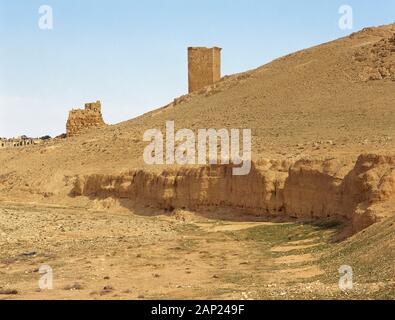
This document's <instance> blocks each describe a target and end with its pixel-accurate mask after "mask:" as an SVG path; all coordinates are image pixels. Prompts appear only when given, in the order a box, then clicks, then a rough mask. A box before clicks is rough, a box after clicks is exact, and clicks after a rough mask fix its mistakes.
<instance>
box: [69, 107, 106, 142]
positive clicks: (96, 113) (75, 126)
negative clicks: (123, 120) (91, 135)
mask: <svg viewBox="0 0 395 320" xmlns="http://www.w3.org/2000/svg"><path fill="white" fill-rule="evenodd" d="M104 125H105V123H104V121H103V116H102V113H101V103H100V101H97V102H95V103H87V104H85V109H84V110H82V109H73V110H71V111H70V113H69V118H68V120H67V124H66V130H67V137H72V136H75V135H79V134H81V133H82V132H83V131H86V130H88V129H89V128H92V127H100V126H104Z"/></svg>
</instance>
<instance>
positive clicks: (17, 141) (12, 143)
mask: <svg viewBox="0 0 395 320" xmlns="http://www.w3.org/2000/svg"><path fill="white" fill-rule="evenodd" d="M44 138H46V137H43V138H29V137H27V136H20V137H17V138H10V139H7V138H0V148H17V147H26V146H31V145H38V144H41V143H43V142H44V141H45V140H47V139H44ZM49 139H50V137H49Z"/></svg>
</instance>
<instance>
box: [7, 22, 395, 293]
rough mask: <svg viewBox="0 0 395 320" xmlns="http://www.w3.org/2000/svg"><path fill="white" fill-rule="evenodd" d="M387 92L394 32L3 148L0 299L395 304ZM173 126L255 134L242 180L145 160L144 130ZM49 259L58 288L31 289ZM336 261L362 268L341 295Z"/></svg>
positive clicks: (210, 169)
mask: <svg viewBox="0 0 395 320" xmlns="http://www.w3.org/2000/svg"><path fill="white" fill-rule="evenodd" d="M394 89H395V24H391V25H387V26H382V27H375V28H366V29H364V30H362V31H360V32H357V33H354V34H352V35H350V36H348V37H345V38H342V39H339V40H336V41H332V42H329V43H326V44H322V45H319V46H316V47H313V48H310V49H306V50H303V51H300V52H296V53H293V54H291V55H288V56H285V57H282V58H279V59H277V60H275V61H273V62H271V63H269V64H267V65H264V66H262V67H260V68H257V69H255V70H251V71H247V72H245V73H242V74H236V75H231V76H225V77H223V78H222V79H221V80H220V81H219V82H217V83H215V84H214V85H212V86H209V87H206V88H204V89H203V90H200V91H198V92H195V93H192V94H189V95H185V96H182V97H178V98H176V99H174V101H173V102H171V103H169V105H167V106H164V107H162V108H159V109H156V110H154V111H152V112H150V113H148V114H145V115H143V116H140V117H138V118H136V119H131V120H128V121H125V122H123V123H120V124H116V125H110V126H102V127H100V128H91V129H90V130H88V131H87V132H85V133H84V134H81V135H78V134H77V133H76V132H73V135H72V136H69V137H62V138H58V139H52V140H49V141H45V142H43V143H41V144H37V145H34V144H33V145H28V146H23V147H15V148H2V149H0V164H1V166H0V239H1V241H0V295H1V296H5V297H6V298H9V297H14V298H21V297H25V298H32V299H36V298H37V299H45V298H57V299H65V298H66V299H67V298H76V297H77V298H82V299H103V298H108V299H115V298H117V299H126V298H133V299H146V298H159V299H162V298H167V299H168V298H169V297H174V298H178V299H179V298H181V299H182V298H196V299H199V298H200V299H201V298H206V299H229V298H230V299H260V298H269V299H277V298H280V299H284V298H305V299H315V298H346V299H347V298H393V296H394V294H393V293H394V285H395V284H394V279H393V275H394V272H395V270H394V264H393V259H394V252H395V250H394V243H395V241H394V224H393V223H394V219H395V113H394V102H395V90H394ZM153 94H155V93H153ZM98 99H100V97H98ZM99 107H101V106H100V104H99V103H92V104H89V105H88V106H87V109H89V110H90V111H89V114H88V115H87V116H86V119H84V121H85V122H84V123H83V124H82V125H81V123H80V125H81V126H82V127H83V126H85V124H86V123H90V122H92V119H93V121H94V122H97V123H100V125H102V119H101V113H100V116H98V115H99V113H98V110H99ZM102 108H103V114H105V110H106V108H111V106H107V105H103V106H102ZM130 108H133V105H131V106H130ZM95 109H97V110H95ZM81 114H84V111H74V112H73V115H74V117H72V119H70V121H69V122H68V127H70V126H71V127H73V125H74V123H75V121H76V118H78V117H79V116H80V115H81ZM166 121H174V122H175V126H176V129H182V128H187V129H192V130H193V131H197V130H198V129H208V128H213V129H217V130H219V129H222V128H227V129H251V132H252V138H253V140H252V153H253V163H252V167H251V171H250V173H249V174H248V175H245V176H235V175H233V174H232V169H233V167H232V165H222V164H221V165H201V166H197V165H194V166H175V165H161V166H158V165H156V166H149V165H147V164H145V163H144V161H143V151H144V148H145V147H146V146H147V145H148V142H144V141H143V135H144V132H145V131H146V130H148V129H153V128H156V129H160V130H163V131H164V129H165V124H166ZM43 125H45V124H43ZM65 125H66V124H65ZM22 129H23V128H21V130H22ZM78 129H81V128H78ZM74 133H76V134H74ZM350 236H351V237H350ZM340 241H341V242H340ZM378 249H379V250H378ZM42 264H45V265H47V264H48V265H50V266H52V267H53V268H54V270H55V271H56V277H57V278H56V281H57V282H56V288H55V290H52V291H41V290H38V289H37V275H38V272H39V269H37V266H40V265H42ZM342 265H351V266H352V267H353V268H354V271H355V279H356V281H355V287H354V291H351V292H350V293H348V292H346V293H344V292H342V291H341V290H340V289H339V285H338V283H339V282H338V281H339V272H338V270H339V267H340V266H342ZM0 299H1V297H0Z"/></svg>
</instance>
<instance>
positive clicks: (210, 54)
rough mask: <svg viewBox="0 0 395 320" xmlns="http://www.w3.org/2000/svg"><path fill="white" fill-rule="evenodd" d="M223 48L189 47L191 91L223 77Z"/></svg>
mask: <svg viewBox="0 0 395 320" xmlns="http://www.w3.org/2000/svg"><path fill="white" fill-rule="evenodd" d="M221 50H222V49H221V48H218V47H214V48H203V47H190V48H188V82H189V93H191V92H194V91H198V90H200V89H202V88H204V87H206V86H209V85H212V84H213V83H215V82H217V81H219V80H220V79H221Z"/></svg>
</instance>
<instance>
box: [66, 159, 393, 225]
mask: <svg viewBox="0 0 395 320" xmlns="http://www.w3.org/2000/svg"><path fill="white" fill-rule="evenodd" d="M339 170H340V168H339V164H338V163H336V162H335V161H322V162H319V161H299V162H296V163H295V164H292V165H291V164H288V163H286V162H266V163H260V164H259V165H254V166H253V169H252V171H251V173H250V175H248V176H242V177H237V176H233V175H232V167H231V166H211V167H201V168H193V169H192V168H191V169H187V168H181V169H179V170H166V171H163V172H162V173H161V174H156V173H152V172H147V171H143V170H138V171H131V172H127V173H123V174H120V175H86V176H79V177H78V178H77V179H76V182H75V185H74V188H73V190H72V193H71V194H72V195H73V196H88V197H90V198H99V199H105V198H116V199H128V200H132V201H134V202H136V203H139V204H144V205H151V206H155V207H158V208H162V209H168V210H172V209H175V208H187V209H190V210H197V209H202V208H228V209H232V210H237V211H239V212H243V213H247V214H254V215H267V216H284V217H290V218H302V219H316V218H326V217H341V218H345V219H347V220H350V221H352V224H353V227H354V230H353V231H354V232H358V231H360V230H362V229H363V228H365V227H367V226H369V225H371V224H372V223H374V222H376V221H377V220H378V219H379V218H380V215H381V213H380V210H378V209H377V208H378V205H381V204H383V203H385V202H387V201H391V200H393V199H394V194H395V157H386V156H378V155H362V156H360V157H359V159H358V161H357V163H356V164H355V166H354V168H353V169H352V170H351V171H350V172H349V173H348V174H346V175H345V176H343V177H340V176H339V172H340V171H339ZM387 214H388V212H387Z"/></svg>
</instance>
